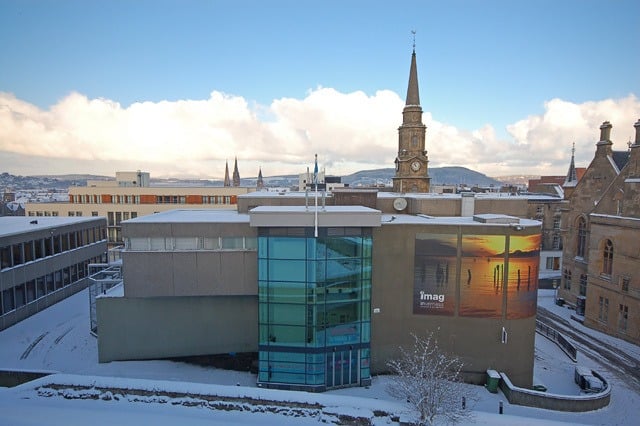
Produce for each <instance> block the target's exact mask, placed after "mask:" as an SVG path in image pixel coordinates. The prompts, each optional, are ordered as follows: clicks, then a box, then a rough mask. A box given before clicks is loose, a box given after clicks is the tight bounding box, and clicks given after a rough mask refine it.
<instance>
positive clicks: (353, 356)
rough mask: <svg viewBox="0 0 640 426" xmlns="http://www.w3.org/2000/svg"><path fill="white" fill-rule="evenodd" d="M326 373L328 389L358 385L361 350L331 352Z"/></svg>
mask: <svg viewBox="0 0 640 426" xmlns="http://www.w3.org/2000/svg"><path fill="white" fill-rule="evenodd" d="M326 373H327V380H326V384H327V388H335V387H345V386H354V385H358V384H359V383H360V350H359V349H347V350H343V351H333V352H329V353H328V354H327V369H326Z"/></svg>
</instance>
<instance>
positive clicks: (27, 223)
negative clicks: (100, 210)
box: [0, 216, 105, 237]
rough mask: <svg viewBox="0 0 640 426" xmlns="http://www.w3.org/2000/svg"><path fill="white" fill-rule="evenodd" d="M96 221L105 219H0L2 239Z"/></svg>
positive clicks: (34, 217)
mask: <svg viewBox="0 0 640 426" xmlns="http://www.w3.org/2000/svg"><path fill="white" fill-rule="evenodd" d="M95 220H103V221H104V220H105V219H104V218H103V217H93V216H90V217H89V216H87V217H77V216H73V217H69V216H2V217H0V237H5V236H9V235H17V234H22V233H24V232H31V231H40V230H44V229H49V228H56V227H60V226H65V225H73V224H77V223H83V222H91V221H95Z"/></svg>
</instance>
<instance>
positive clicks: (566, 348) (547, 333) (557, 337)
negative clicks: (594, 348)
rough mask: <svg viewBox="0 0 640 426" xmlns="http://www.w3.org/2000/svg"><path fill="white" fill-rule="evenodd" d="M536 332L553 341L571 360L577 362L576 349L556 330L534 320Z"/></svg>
mask: <svg viewBox="0 0 640 426" xmlns="http://www.w3.org/2000/svg"><path fill="white" fill-rule="evenodd" d="M536 332H538V333H540V334H541V335H543V336H544V337H546V338H547V339H549V340H551V341H552V342H554V343H555V344H556V345H558V347H559V348H560V349H561V350H562V352H564V353H565V354H567V356H568V357H569V358H571V360H572V361H573V362H578V349H577V348H576V347H575V346H574V345H573V344H572V343H571V342H569V341H568V340H567V339H566V338H565V337H564V336H563V335H562V334H560V332H559V331H558V330H556V329H555V328H552V327H549V326H548V325H546V324H543V323H542V322H541V321H539V320H536Z"/></svg>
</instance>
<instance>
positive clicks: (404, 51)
mask: <svg viewBox="0 0 640 426" xmlns="http://www.w3.org/2000/svg"><path fill="white" fill-rule="evenodd" d="M638 16H640V2H638V1H637V0H636V1H593V0H582V1H576V0H560V1H536V2H525V1H472V0H468V1H460V0H454V1H447V2H434V1H402V2H390V1H334V0H325V1H257V0H254V1H248V0H245V1H242V0H241V1H233V2H232V1H196V0H187V1H107V2H104V1H102V2H98V1H65V0H58V1H10V0H3V1H2V2H0V70H2V71H1V72H0V92H3V93H4V94H5V95H6V94H10V95H11V96H12V97H13V98H15V99H14V100H17V101H20V102H23V103H26V104H28V105H29V107H33V108H35V109H37V111H38V112H39V113H41V115H42V114H44V115H47V116H48V117H47V118H46V119H45V121H46V120H49V121H48V122H47V123H46V124H44V123H39V125H42V126H44V127H50V126H56V125H57V124H56V123H57V122H59V120H56V117H55V116H52V114H53V115H55V112H56V110H57V109H56V106H57V105H58V106H59V107H60V108H58V109H61V108H62V107H61V106H60V104H61V102H62V103H64V102H63V101H64V100H65V99H66V98H67V97H68V96H69V95H70V94H72V93H75V94H77V95H81V96H83V97H85V98H86V99H87V100H88V101H91V100H103V101H109V102H112V103H116V104H117V106H118V108H119V109H118V111H119V112H123V111H124V112H131V106H132V105H136V104H138V105H145V104H146V105H149V104H153V105H154V106H155V107H157V108H159V107H160V106H161V105H165V106H166V104H167V103H170V104H172V105H175V103H176V102H178V101H206V100H210V94H211V93H212V92H219V93H221V94H224V96H226V97H230V98H234V99H241V100H243V101H244V102H246V110H247V111H248V114H250V115H251V114H253V115H255V119H254V120H253V124H256V125H258V127H264V126H270V125H271V124H274V123H275V124H282V123H283V122H285V121H286V122H290V121H291V117H290V116H287V117H285V118H283V115H282V114H283V113H282V111H277V110H274V101H278V100H283V99H289V100H298V101H300V102H302V103H304V102H303V101H305V100H308V98H309V96H310V95H311V94H313V93H314V92H318V90H320V89H332V90H334V91H335V92H336V93H338V94H343V95H348V94H353V93H356V92H363V93H364V95H366V97H367V98H368V99H369V100H370V101H371V100H372V99H373V98H377V93H379V92H380V91H391V92H393V93H395V94H397V95H398V97H399V98H400V100H404V96H405V93H406V84H407V79H408V68H409V61H410V54H411V48H412V46H411V45H412V36H411V30H415V31H416V53H417V59H418V75H419V80H420V99H421V103H422V107H423V109H424V111H425V124H427V126H430V120H433V121H434V122H436V123H438V125H436V126H435V131H436V132H438V129H441V127H439V125H441V126H442V128H444V129H445V130H446V129H448V130H449V132H448V133H449V134H451V131H452V130H451V129H455V132H454V133H457V134H467V133H468V136H464V137H465V138H467V139H469V138H473V137H474V132H480V133H482V134H483V135H484V136H483V138H480V141H481V142H482V141H486V139H487V138H488V137H489V136H488V135H487V133H486V127H487V126H490V127H491V129H492V131H493V133H492V134H493V136H492V137H493V138H495V139H499V140H501V141H502V142H503V143H505V144H507V145H506V146H505V147H503V149H507V148H508V146H509V145H508V144H511V145H513V144H514V143H515V144H516V145H517V144H519V143H522V141H514V137H513V134H512V133H513V132H511V131H509V129H508V126H510V125H513V124H514V123H517V122H519V121H521V120H525V119H527V118H528V117H530V116H540V117H543V116H544V115H545V113H546V112H547V111H548V105H547V103H548V102H549V101H551V100H553V99H561V100H562V101H564V102H566V103H570V104H571V105H577V106H579V107H580V108H581V109H582V107H584V105H585V103H589V102H603V101H607V100H614V101H615V102H616V107H620V108H621V111H622V112H620V111H618V110H616V112H615V113H612V117H611V118H606V114H604V115H603V117H605V118H604V119H610V120H611V121H612V122H613V120H614V118H617V117H624V119H625V121H623V122H613V124H614V135H617V134H616V131H617V129H618V127H620V128H621V129H620V131H619V135H617V136H619V138H620V139H621V143H622V142H626V141H627V140H628V139H629V138H630V137H633V127H632V126H633V122H634V121H635V120H636V119H638V118H640V113H639V112H638V109H637V108H638V106H637V105H638V99H637V96H638V95H639V94H640V78H638V75H639V74H638V69H640V56H639V55H638V54H637V49H638V41H640V26H639V25H638V24H637V19H638ZM317 94H318V95H319V94H320V93H317ZM629 96H632V99H631V101H629ZM620 100H626V101H627V102H626V103H625V106H620V105H619V103H620ZM334 101H336V100H335V99H334ZM163 102H164V103H163ZM330 102H331V101H329V100H325V103H324V104H323V108H329V109H331V108H332V107H331V106H330ZM336 102H340V101H336ZM380 102H382V101H380ZM369 103H370V104H371V103H373V104H376V105H378V104H377V103H376V102H369ZM4 104H5V105H7V102H6V101H5V102H4ZM386 104H387V105H391V103H390V102H387V103H386ZM350 105H351V104H350ZM356 105H357V103H356V104H354V107H356ZM23 106H24V105H23ZM369 107H371V105H369ZM401 108H402V105H401V104H400V106H399V108H396V110H397V112H391V114H395V116H392V119H391V123H392V125H391V128H390V133H389V134H387V135H385V138H387V139H389V138H390V140H389V151H385V157H384V158H382V157H381V158H379V159H374V158H370V157H367V156H366V155H365V156H364V157H367V158H365V159H364V160H363V161H357V159H355V157H354V158H351V157H348V155H346V154H345V155H339V154H332V155H333V157H331V158H328V159H327V164H331V165H334V166H335V168H336V171H337V170H340V172H343V171H344V172H348V171H349V170H347V169H349V168H350V167H351V168H352V167H356V168H363V169H364V168H367V165H370V166H371V167H369V168H375V167H377V166H385V167H392V166H393V158H394V156H395V150H397V136H396V134H395V132H396V129H397V126H398V125H399V124H400V120H401ZM603 108H605V106H602V105H600V108H598V109H599V110H601V109H603ZM19 109H20V108H17V107H12V111H15V110H19ZM605 109H606V108H605ZM76 111H77V110H76ZM364 111H366V107H365V106H363V110H362V111H361V112H364ZM4 113H5V114H7V111H6V108H5V111H4ZM21 113H22V114H24V111H22V112H21ZM300 114H302V110H301V111H300ZM170 115H171V117H172V119H173V118H175V114H173V113H172V114H170ZM178 115H179V114H178ZM15 116H16V115H15V114H13V118H12V120H14V121H15V120H16V118H15ZM81 116H82V114H79V117H81ZM581 116H583V117H591V115H590V113H588V112H585V111H583V112H582V113H581ZM627 116H628V118H627ZM5 118H6V117H5ZM57 118H59V117H57ZM93 119H95V120H96V121H99V120H98V119H97V118H96V117H95V116H94V117H93ZM597 119H600V116H598V117H597ZM34 120H35V121H36V122H37V121H38V120H37V119H34ZM41 120H42V119H41ZM129 120H130V119H129ZM150 120H151V121H153V119H150ZM158 120H159V119H158ZM594 120H595V118H594ZM352 121H353V122H360V121H359V118H357V117H354V119H353V120H352ZM376 121H377V122H379V120H376ZM601 121H603V120H601ZM129 122H130V121H129ZM198 123H199V125H202V124H201V123H200V122H198ZM363 123H366V121H365V122H363ZM324 124H325V126H326V128H328V127H330V126H331V125H335V123H330V122H327V123H324ZM586 124H587V125H588V131H589V132H590V133H589V134H590V135H592V137H591V140H589V138H588V137H585V140H584V142H582V143H584V146H585V151H586V152H585V154H584V158H585V161H588V160H587V159H590V157H591V156H592V150H589V149H587V148H588V147H589V146H590V145H589V144H592V143H593V142H594V141H595V139H597V136H598V133H597V125H596V124H597V123H595V122H589V123H586ZM220 126H221V125H220V124H219V123H218V124H216V127H220ZM13 127H21V128H22V131H23V132H24V126H17V125H15V123H14V125H13ZM96 127H98V126H96ZM278 127H279V128H280V126H278ZM294 128H295V130H296V131H302V132H306V133H307V135H306V139H305V140H306V141H307V142H309V144H310V145H311V147H310V153H309V158H312V157H313V154H312V153H311V151H314V152H315V151H321V152H322V149H321V148H322V146H323V144H322V142H323V141H319V140H315V141H314V140H313V137H312V136H309V134H311V133H313V134H318V133H320V130H319V129H314V130H313V131H312V132H311V131H309V129H308V126H305V125H304V123H302V122H301V123H296V125H295V126H294ZM430 128H431V126H430ZM223 130H224V129H223ZM289 130H290V129H289ZM225 131H226V130H225ZM270 131H271V132H273V131H274V130H273V129H271V130H270ZM58 132H59V133H60V132H62V133H64V132H70V130H69V128H61V129H58ZM255 132H260V130H254V133H252V134H251V135H249V134H245V135H241V134H235V133H234V135H233V137H232V138H231V139H225V140H224V142H220V143H225V146H226V147H229V144H231V146H233V149H231V148H229V149H221V150H217V151H223V154H224V157H225V158H222V154H221V155H218V156H216V154H215V152H212V153H209V154H210V155H209V156H208V157H211V158H210V159H209V161H212V162H216V161H217V162H220V161H225V159H228V158H229V157H233V156H239V157H240V159H241V160H244V161H245V162H246V164H252V166H249V167H248V168H249V169H252V168H255V169H257V166H259V164H271V161H273V159H269V158H266V157H265V159H264V160H263V159H261V158H250V157H251V156H250V155H249V151H250V150H248V149H246V144H247V143H248V142H247V141H248V140H251V137H259V138H262V139H264V138H265V137H264V135H263V136H259V135H258V136H256V134H255ZM580 132H585V129H582V130H580V131H577V132H575V133H574V132H572V131H568V132H567V133H565V136H566V140H567V142H566V143H567V146H570V144H571V142H570V141H571V140H572V139H575V137H576V136H575V134H576V133H577V134H581V133H580ZM71 133H73V132H71ZM102 133H104V132H102ZM490 133H491V132H490ZM529 133H530V132H529ZM329 134H330V133H328V134H327V136H328V135H329ZM444 134H447V132H444ZM333 135H334V137H337V138H343V137H347V135H346V134H340V133H333ZM0 136H2V137H4V138H8V137H11V138H15V142H14V143H6V142H5V143H4V144H3V145H0V154H1V153H5V154H6V155H5V156H2V155H0V159H4V160H7V159H9V158H14V157H11V156H12V155H19V156H21V157H20V158H22V156H24V155H34V154H35V155H38V153H37V152H35V153H34V152H23V151H20V150H19V149H18V148H16V145H19V144H20V142H19V141H23V142H24V141H29V140H31V139H30V138H35V139H42V138H43V137H44V138H45V139H46V138H47V137H50V136H51V135H49V136H46V135H42V134H39V135H27V134H22V135H21V136H19V137H18V136H15V135H1V134H0ZM441 136H442V135H441ZM270 137H277V136H273V134H270V136H269V137H268V138H266V139H269V138H270ZM475 137H477V135H476V136H475ZM80 139H82V140H81V141H79V142H78V143H79V144H80V146H82V144H91V143H92V142H91V141H90V139H91V138H90V137H88V136H87V135H86V129H85V133H83V136H82V138H80ZM516 139H517V138H516ZM436 141H440V139H438V138H437V137H436V138H434V142H436ZM105 142H106V143H108V140H107V141H105V140H104V139H103V140H102V143H105ZM0 143H1V142H0ZM34 143H37V141H34ZM51 143H53V142H51ZM56 143H63V142H56ZM132 143H133V142H132ZM182 143H183V144H188V143H189V141H188V140H186V141H183V142H182ZM194 143H195V142H194ZM288 143H294V142H291V141H289V142H287V141H282V142H281V144H278V147H281V148H283V149H284V148H286V147H287V144H288ZM469 143H470V142H469ZM526 143H534V142H533V141H528V142H526ZM557 143H565V141H564V140H563V141H559V140H556V144H557ZM577 143H578V146H580V142H577ZM363 144H364V145H363V146H362V147H363V149H364V147H365V146H366V141H363ZM379 145H384V143H382V142H379V141H372V143H371V146H373V147H378V146H379ZM240 146H242V147H243V148H240ZM427 146H428V149H429V151H430V159H431V162H432V165H435V166H437V165H465V166H469V167H472V168H476V169H478V164H475V167H474V164H473V163H464V164H452V163H454V162H455V161H454V160H455V158H448V157H447V155H441V156H440V158H446V159H447V160H446V161H438V158H437V155H436V154H437V152H438V149H437V148H435V147H433V146H430V141H429V131H428V136H427ZM551 146H553V144H551ZM49 148H51V146H49ZM620 149H622V145H621V146H620ZM569 150H570V149H569ZM51 151H53V152H55V150H52V149H50V150H49V151H47V150H44V151H43V152H44V154H42V155H40V156H41V157H43V158H46V157H47V156H48V155H49V154H50V152H51ZM214 151H216V150H214ZM261 151H265V150H260V149H256V153H258V154H260V155H263V154H261ZM292 151H293V152H294V153H295V156H294V157H295V158H292V159H291V161H285V160H284V157H285V155H283V156H282V157H283V159H281V160H279V161H277V167H275V165H276V163H273V164H274V168H273V173H270V171H269V170H265V174H267V175H268V174H274V173H278V172H280V171H283V172H284V171H291V170H293V169H294V168H295V165H296V162H297V161H298V162H299V161H300V160H301V158H302V155H303V153H302V151H303V150H302V149H300V148H299V147H296V148H295V149H292ZM326 151H327V152H326V156H328V157H330V153H329V150H328V149H327V150H326ZM383 151H384V149H383ZM567 151H568V150H565V152H567ZM200 154H202V152H200ZM194 155H195V153H194ZM354 155H355V153H354ZM557 155H558V156H559V153H558V154H557ZM96 156H98V157H99V155H98V154H92V156H91V157H90V158H97V157H96ZM208 157H207V158H208ZM214 157H215V158H214ZM263 157H264V155H263ZM15 158H17V157H15ZM64 158H65V157H62V156H61V157H60V159H64ZM100 158H101V157H100ZM321 159H322V157H321ZM103 160H104V161H110V163H109V166H110V167H119V166H118V165H117V164H116V160H117V159H116V156H115V154H114V155H113V156H112V157H109V158H104V159H103ZM195 160H196V159H194V161H195ZM507 160H508V159H505V161H507ZM560 160H561V159H560V158H555V157H553V159H552V160H550V161H551V162H552V163H553V167H559V165H560V163H561V161H560ZM505 161H503V162H502V164H503V166H504V164H505ZM3 162H4V161H3ZM141 162H142V161H141ZM161 162H162V161H161V160H160V159H159V158H156V159H154V160H153V161H152V162H150V163H148V164H143V166H145V167H146V168H149V167H152V168H155V165H157V164H159V163H161ZM34 163H37V161H34ZM434 163H435V164H434ZM440 163H442V164H440ZM458 163H459V162H458ZM542 163H544V161H543V160H542V159H538V160H537V162H536V164H533V165H532V167H533V168H532V171H535V170H534V169H535V167H538V168H539V167H541V164H542ZM285 164H289V166H290V167H289V168H287V167H285ZM566 164H568V159H565V160H564V163H562V167H565V166H566ZM585 165H586V164H585ZM105 166H106V164H105ZM123 166H135V164H130V165H129V164H123ZM212 166H213V168H214V169H215V168H218V167H219V166H218V163H216V164H212ZM305 167H306V166H305ZM138 168H139V167H138ZM509 168H513V167H506V166H504V167H502V169H499V168H497V167H493V168H492V169H487V170H486V172H487V173H489V174H494V175H495V174H496V173H498V172H501V171H504V172H507V171H508V170H507V169H509ZM521 168H522V167H521V166H517V167H515V169H516V170H517V169H521ZM192 169H193V170H182V171H174V172H171V171H170V170H168V169H166V168H164V167H158V168H157V170H158V171H157V172H156V171H155V170H150V171H151V172H152V175H158V174H161V175H164V174H172V173H173V174H175V173H177V174H180V173H182V174H198V173H202V172H198V171H197V170H196V169H197V167H195V165H194V166H193V167H192ZM276 169H277V170H276ZM285 169H286V170H285ZM343 169H344V170H343ZM25 170H26V169H25ZM9 171H10V170H9ZM350 171H355V170H350ZM480 171H483V170H480ZM113 172H115V170H113V171H111V172H109V173H108V174H113ZM211 173H213V174H219V173H214V172H211ZM558 173H564V170H562V171H560V170H559V171H558ZM245 174H246V175H251V174H253V175H255V171H254V170H251V171H247V173H245Z"/></svg>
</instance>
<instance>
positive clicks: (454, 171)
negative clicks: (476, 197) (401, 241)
mask: <svg viewBox="0 0 640 426" xmlns="http://www.w3.org/2000/svg"><path fill="white" fill-rule="evenodd" d="M394 175H395V170H394V169H393V168H388V169H376V170H363V171H360V172H356V173H353V174H351V175H347V176H343V177H342V182H343V183H346V184H349V186H358V185H363V186H370V185H375V184H376V183H388V182H391V178H392V177H393V176H394ZM429 177H431V184H432V185H460V184H466V185H467V186H490V185H495V186H499V185H500V182H499V181H497V180H495V179H493V178H490V177H488V176H486V175H484V174H482V173H478V172H476V171H473V170H470V169H467V168H466V167H433V168H431V167H430V168H429Z"/></svg>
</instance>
